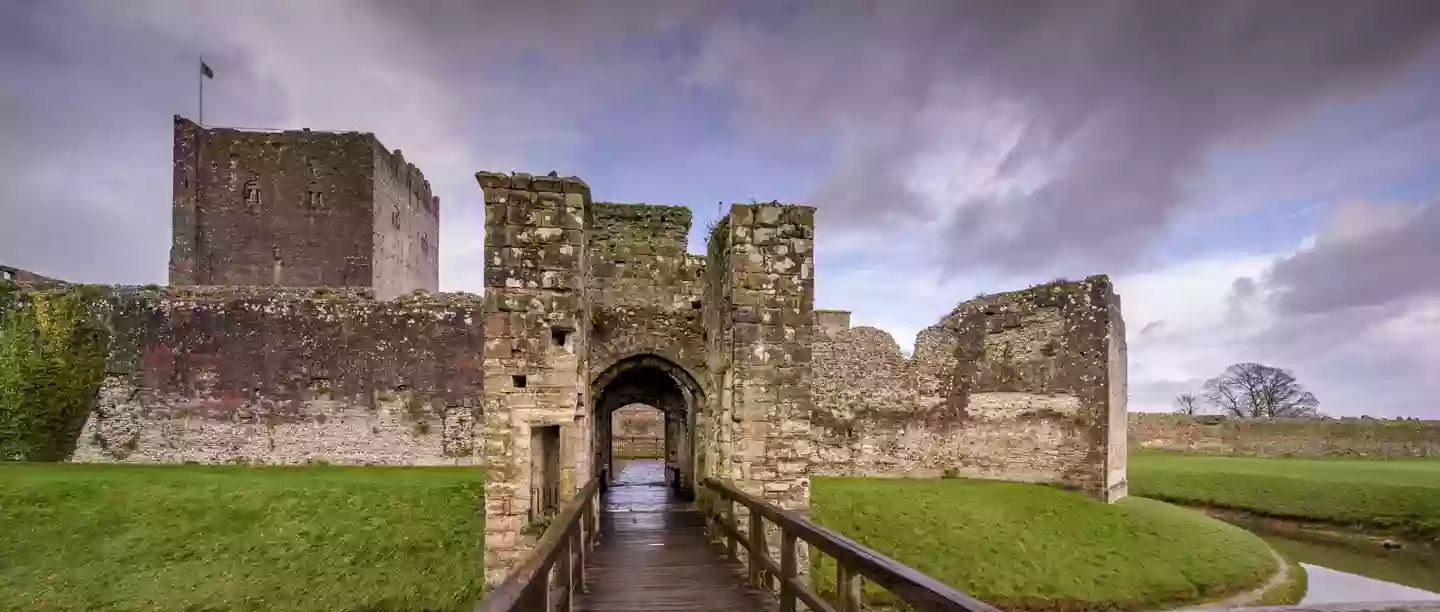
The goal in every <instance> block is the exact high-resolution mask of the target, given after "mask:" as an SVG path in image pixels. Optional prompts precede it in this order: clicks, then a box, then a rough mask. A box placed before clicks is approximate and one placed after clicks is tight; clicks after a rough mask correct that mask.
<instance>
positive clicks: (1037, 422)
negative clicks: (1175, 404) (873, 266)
mask: <svg viewBox="0 0 1440 612" xmlns="http://www.w3.org/2000/svg"><path fill="white" fill-rule="evenodd" d="M1119 318H1120V313H1119V305H1118V299H1117V298H1116V297H1115V296H1114V293H1113V291H1112V290H1111V288H1110V284H1109V281H1108V280H1107V279H1105V278H1104V277H1092V278H1090V279H1087V280H1085V281H1080V282H1074V283H1054V284H1049V285H1041V286H1039V287H1034V288H1031V289H1029V290H1025V291H1019V292H1012V293H1004V294H998V295H992V296H985V297H981V298H978V299H976V300H972V301H970V302H966V303H964V304H962V305H960V306H959V307H958V308H956V310H955V311H954V312H952V313H951V314H950V315H949V316H947V317H945V319H944V320H942V321H941V322H940V324H938V325H936V326H932V327H931V328H929V329H927V330H925V331H924V332H922V333H921V334H920V336H919V338H918V339H917V345H916V350H915V355H914V357H913V358H912V359H910V360H906V359H904V358H903V357H902V356H901V355H900V352H899V350H898V347H896V346H895V344H894V341H893V340H892V339H890V337H889V336H888V335H886V334H884V332H880V331H879V330H870V329H867V328H859V329H853V330H845V331H839V332H837V333H833V334H825V335H819V336H817V338H816V343H815V353H816V360H815V365H814V368H815V377H814V381H815V382H814V385H815V387H814V388H815V398H816V402H817V404H816V410H815V416H814V417H812V423H814V424H815V427H816V436H817V439H820V440H823V442H822V443H821V444H820V445H819V449H818V450H817V453H816V464H815V465H814V466H813V467H812V470H813V473H815V474H847V475H874V476H894V475H917V476H935V475H940V474H942V473H946V472H949V473H953V474H958V475H964V476H975V477H984V478H998V479H1005V480H1019V481H1027V482H1054V483H1059V484H1063V485H1066V486H1070V487H1074V488H1077V489H1081V490H1084V491H1087V492H1089V493H1091V494H1093V495H1095V496H1097V497H1100V498H1103V499H1107V500H1109V499H1117V498H1119V497H1122V496H1123V495H1124V493H1125V486H1124V464H1123V455H1124V452H1125V440H1124V436H1123V433H1122V434H1121V435H1116V434H1115V432H1116V430H1117V428H1116V426H1115V421H1116V416H1115V415H1119V420H1121V421H1122V422H1123V415H1124V414H1125V412H1124V409H1125V407H1124V395H1123V389H1124V375H1125V373H1124V370H1123V351H1124V349H1123V337H1119V336H1113V335H1112V334H1113V333H1115V331H1116V330H1117V329H1118V330H1121V331H1122V332H1123V327H1120V323H1119ZM1115 338H1118V340H1113V341H1112V339H1115ZM1117 344H1118V346H1117ZM1117 358H1118V359H1120V360H1121V364H1120V365H1121V367H1115V365H1114V364H1115V362H1116V359H1117ZM866 371H869V372H870V373H869V374H866ZM1112 390H1117V391H1118V392H1117V393H1112ZM1117 454H1118V455H1120V456H1121V459H1120V461H1119V462H1118V463H1117V461H1116V460H1115V457H1116V455H1117Z"/></svg>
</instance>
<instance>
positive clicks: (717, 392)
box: [74, 117, 1126, 580]
mask: <svg viewBox="0 0 1440 612" xmlns="http://www.w3.org/2000/svg"><path fill="white" fill-rule="evenodd" d="M476 178H477V180H478V182H479V188H480V191H481V195H482V196H483V201H484V207H485V228H484V239H485V255H484V257H485V261H484V264H483V265H484V271H485V274H484V277H485V292H484V295H483V296H477V295H472V294H463V293H435V291H436V290H437V288H438V272H437V270H438V263H437V262H438V249H439V223H440V206H439V201H438V199H437V198H434V197H433V196H432V195H431V193H430V190H429V186H428V184H427V183H426V181H425V179H424V177H423V176H422V175H421V174H420V172H419V170H417V169H416V168H415V167H414V166H412V165H410V164H408V163H406V162H405V161H404V159H403V157H401V155H400V152H399V151H395V152H387V151H386V149H385V148H384V147H383V146H381V145H380V143H379V141H378V140H376V139H375V137H374V136H373V135H370V134H353V133H321V132H310V131H291V132H246V131H240V130H233V129H220V128H202V127H200V126H197V125H195V124H194V123H192V122H189V121H187V120H184V119H180V118H178V117H177V118H176V122H175V178H174V180H175V182H174V194H175V195H174V203H173V208H174V242H173V245H172V257H171V266H170V275H171V286H170V287H166V288H158V289H157V288H148V289H146V288H117V289H115V290H113V291H111V292H110V293H109V295H108V297H107V298H106V301H107V304H108V308H107V310H106V314H105V316H106V317H107V318H108V321H107V325H106V327H107V328H108V329H109V330H110V339H109V354H108V357H107V358H106V360H107V364H106V367H105V373H106V374H105V380H104V382H103V384H102V385H101V387H100V393H99V398H98V400H97V402H96V406H95V407H94V409H93V411H92V412H91V414H90V416H89V418H88V420H87V421H86V423H85V425H84V429H83V431H82V432H81V433H80V436H79V440H78V443H77V447H76V450H75V453H74V460H77V461H164V462H181V461H196V462H202V463H225V462H247V463H248V462H261V463H298V462H307V461H324V462H330V463H347V464H406V465H410V464H427V465H449V464H461V465H483V466H484V469H485V478H486V485H485V501H484V505H485V507H484V512H485V522H486V538H485V546H486V551H485V555H486V557H485V558H486V568H487V573H488V574H489V576H490V577H491V579H492V580H493V579H496V578H498V577H499V576H503V575H504V573H505V571H506V569H507V568H508V567H510V566H511V565H513V564H514V563H516V562H517V560H518V559H519V558H520V557H521V556H522V555H523V554H524V552H525V551H526V550H527V548H528V546H529V545H530V542H531V541H533V537H534V536H533V535H529V534H531V533H532V530H527V529H526V527H527V525H529V524H530V523H532V522H533V521H535V520H536V519H537V518H539V517H540V516H542V515H544V514H545V513H547V512H549V511H553V510H554V509H556V508H558V507H559V506H560V505H561V504H563V502H564V500H565V499H566V498H567V497H568V496H570V495H571V494H573V493H574V492H575V491H576V490H577V489H578V488H579V487H580V486H583V485H584V484H585V483H586V482H588V481H589V480H590V479H591V478H592V477H595V476H606V475H608V474H609V473H610V472H611V465H612V446H611V435H610V432H611V427H612V418H613V417H612V415H613V413H614V411H615V410H617V409H619V408H622V407H624V406H630V405H633V404H644V405H647V406H651V407H653V408H655V409H657V410H658V411H660V413H661V414H662V415H663V422H664V425H663V430H664V432H665V448H664V454H665V457H666V459H665V461H666V463H667V465H668V466H669V476H670V479H671V481H672V484H674V485H675V486H677V487H680V488H682V489H690V488H692V487H693V486H694V483H696V482H697V481H698V480H699V479H701V478H705V477H719V478H726V479H730V480H732V481H733V482H735V483H736V485H737V486H739V487H740V488H741V489H744V490H748V491H752V492H754V493H756V494H761V495H763V496H764V497H766V498H768V499H771V500H773V501H774V502H776V503H777V504H779V505H781V506H784V507H787V508H792V509H797V510H802V511H803V510H804V509H806V508H807V507H808V505H809V493H810V489H809V480H810V476H811V475H833V474H846V475H873V476H904V475H913V476H940V475H961V476H976V477H985V478H1001V479H1010V480H1021V481H1029V482H1050V483H1057V484H1060V485H1063V486H1067V487H1070V488H1074V489H1077V490H1081V491H1084V492H1086V493H1089V494H1090V495H1093V496H1095V497H1097V498H1099V499H1102V500H1107V501H1109V500H1114V499H1118V498H1120V497H1123V496H1124V495H1125V493H1126V488H1125V441H1126V430H1125V427H1126V420H1125V397H1126V388H1125V384H1126V383H1125V363H1126V361H1125V359H1126V357H1125V341H1124V338H1125V335H1124V324H1123V322H1122V319H1121V315H1120V306H1119V304H1120V302H1119V298H1118V297H1117V296H1116V295H1115V293H1114V292H1113V290H1112V288H1111V285H1110V282H1109V280H1108V279H1106V278H1105V277H1103V276H1096V277H1091V278H1088V279H1085V280H1082V281H1078V282H1056V283H1051V284H1046V285H1041V286H1037V287H1031V288H1029V289H1026V290H1023V291H1016V292H1011V293H1002V294H996V295H989V296H982V297H980V298H977V299H974V300H970V301H967V302H964V303H962V304H960V305H959V306H958V307H956V309H955V310H954V311H953V312H951V313H950V314H949V315H948V316H946V317H944V318H943V319H942V320H941V321H940V322H938V323H937V324H936V325H934V326H931V327H930V328H928V329H926V330H925V331H924V332H922V333H921V334H920V336H919V338H918V339H917V343H916V346H915V350H914V353H913V356H911V357H909V358H907V357H905V356H904V355H903V354H902V352H901V351H900V347H899V346H898V345H897V344H896V342H895V340H894V339H893V338H891V337H890V336H889V335H888V334H886V333H884V332H882V331H880V330H878V329H874V328H869V327H856V328H852V327H850V325H849V313H847V312H844V311H835V310H815V309H814V295H815V291H814V290H815V283H816V278H815V273H814V270H815V268H814V251H815V244H816V243H815V240H816V236H815V215H816V209H814V208H811V207H807V206H792V205H781V204H778V203H769V204H735V205H732V206H731V207H730V210H729V212H728V214H726V215H725V216H723V217H722V218H720V219H719V220H718V221H717V222H716V224H715V225H714V226H713V227H711V228H709V229H708V232H709V239H708V247H707V251H706V253H705V254H704V255H694V254H690V253H688V252H687V251H686V242H687V240H686V238H687V236H688V234H689V232H690V231H691V229H692V228H691V213H690V210H689V209H687V208H684V207H679V206H652V205H645V204H619V203H608V202H599V201H594V200H593V199H592V195H591V192H590V188H589V187H588V186H587V185H586V184H585V183H584V182H583V181H582V180H580V179H579V178H575V177H559V176H555V175H554V173H551V175H549V176H537V175H529V174H521V173H497V172H479V173H477V175H476ZM477 199H478V198H477ZM821 214H823V209H822V210H821ZM474 229H475V230H478V229H479V228H474ZM467 233H468V234H472V235H473V234H477V233H478V232H474V231H471V232H467ZM476 265H480V264H479V262H476ZM822 282H823V281H822Z"/></svg>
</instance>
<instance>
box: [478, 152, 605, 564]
mask: <svg viewBox="0 0 1440 612" xmlns="http://www.w3.org/2000/svg"><path fill="white" fill-rule="evenodd" d="M476 178H477V179H478V180H479V182H480V185H481V187H482V189H483V191H484V194H485V291H486V295H485V301H486V309H485V310H486V314H485V353H484V355H485V357H484V372H485V389H486V394H485V402H484V423H485V427H484V440H485V445H484V451H483V455H484V458H485V466H486V471H485V531H486V533H485V571H486V575H487V579H488V580H490V581H491V582H495V581H498V580H500V579H502V578H503V577H504V575H505V573H506V572H507V571H508V570H509V568H510V567H511V566H513V564H514V563H516V562H517V560H518V559H519V558H520V556H521V555H522V554H523V553H524V552H525V551H526V550H527V549H528V548H529V546H530V545H531V542H528V541H526V539H524V538H522V536H521V531H522V529H523V528H524V527H525V526H526V525H527V524H528V523H530V522H531V521H534V520H536V519H537V518H540V517H541V516H542V515H544V514H546V513H548V512H550V511H553V509H554V508H556V507H557V506H558V505H560V504H561V503H563V500H565V499H568V498H569V497H571V496H572V495H573V494H574V492H575V490H576V489H577V488H578V487H579V486H580V485H581V484H583V483H585V482H587V481H588V480H589V479H590V476H591V468H590V460H591V450H590V448H591V447H590V444H591V439H590V427H591V423H590V422H589V415H590V410H589V409H588V407H587V404H586V402H587V398H586V393H585V392H586V388H587V385H588V383H589V368H588V366H587V360H586V356H587V352H586V351H587V347H588V343H589V339H588V336H589V330H590V312H589V308H588V305H589V296H588V293H587V287H586V278H585V269H586V268H585V266H586V258H587V257H586V256H587V252H586V235H585V229H584V228H585V222H586V216H587V214H588V212H587V210H588V207H589V205H590V189H589V187H587V186H586V185H585V183H584V182H582V181H580V180H579V179H576V178H564V179H561V178H555V177H531V176H530V175H526V174H514V175H509V176H507V175H504V174H496V173H488V172H481V173H478V174H477V175H476Z"/></svg>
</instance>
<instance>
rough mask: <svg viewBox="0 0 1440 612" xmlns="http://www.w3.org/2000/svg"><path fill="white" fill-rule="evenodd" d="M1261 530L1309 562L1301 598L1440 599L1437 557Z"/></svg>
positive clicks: (1282, 549) (1328, 600)
mask: <svg viewBox="0 0 1440 612" xmlns="http://www.w3.org/2000/svg"><path fill="white" fill-rule="evenodd" d="M1252 528H1253V526H1252ZM1260 535H1261V537H1262V538H1264V539H1265V541H1266V542H1268V543H1269V544H1270V546H1272V547H1274V548H1275V550H1278V551H1280V552H1281V553H1282V554H1284V555H1285V556H1287V557H1289V558H1291V559H1294V560H1296V561H1299V562H1300V564H1301V565H1302V566H1304V568H1305V573H1306V576H1307V578H1308V580H1307V582H1308V584H1309V587H1308V589H1307V590H1306V592H1305V599H1303V600H1302V601H1301V603H1304V604H1325V603H1353V602H1367V601H1423V600H1440V565H1437V564H1436V563H1435V561H1434V560H1433V559H1429V558H1427V557H1424V556H1418V555H1414V554H1409V553H1404V552H1381V551H1364V550H1358V549H1356V548H1353V547H1348V546H1344V545H1341V544H1331V543H1322V542H1316V541H1311V540H1306V539H1299V538H1294V537H1284V536H1280V535H1276V534H1274V533H1263V532H1262V533H1261V534H1260Z"/></svg>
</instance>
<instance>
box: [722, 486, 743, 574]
mask: <svg viewBox="0 0 1440 612" xmlns="http://www.w3.org/2000/svg"><path fill="white" fill-rule="evenodd" d="M722 498H723V499H724V500H725V524H726V525H729V526H730V529H729V530H728V531H726V532H725V536H724V537H725V554H726V555H727V556H728V558H729V559H730V560H731V561H738V560H740V554H739V551H737V550H736V548H737V547H738V543H737V542H736V541H735V538H734V537H731V535H730V534H732V533H733V534H739V533H740V526H739V525H737V524H736V520H735V500H733V499H730V498H729V497H722Z"/></svg>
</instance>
